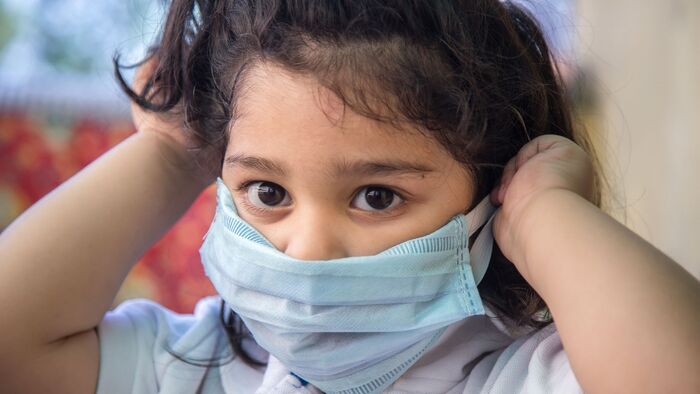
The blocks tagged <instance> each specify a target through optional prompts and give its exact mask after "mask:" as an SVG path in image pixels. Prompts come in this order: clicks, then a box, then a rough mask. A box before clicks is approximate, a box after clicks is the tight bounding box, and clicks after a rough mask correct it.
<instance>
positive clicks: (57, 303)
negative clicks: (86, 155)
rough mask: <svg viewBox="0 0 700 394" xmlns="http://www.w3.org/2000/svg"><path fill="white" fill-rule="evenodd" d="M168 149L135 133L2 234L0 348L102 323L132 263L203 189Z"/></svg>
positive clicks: (34, 343) (34, 342) (52, 338)
mask: <svg viewBox="0 0 700 394" xmlns="http://www.w3.org/2000/svg"><path fill="white" fill-rule="evenodd" d="M173 149H174V148H173V147H172V145H170V144H166V143H165V142H164V140H162V139H160V138H157V137H156V136H154V135H149V134H145V133H137V134H135V135H133V136H131V137H130V138H128V139H127V140H126V141H124V142H123V143H121V144H119V145H118V146H116V147H115V148H113V149H112V150H111V151H109V152H108V153H106V154H105V155H103V156H102V157H100V158H99V159H98V160H96V161H95V162H94V163H92V164H91V165H90V166H88V167H87V168H85V169H84V170H82V171H81V172H80V173H78V174H77V175H76V176H74V177H73V178H71V179H69V180H68V181H67V182H65V183H64V184H63V185H61V186H60V187H58V188H57V189H56V190H54V191H52V192H51V193H50V194H48V195H47V196H46V197H44V198H43V199H42V200H40V201H39V202H38V203H37V204H35V205H34V206H32V207H31V208H30V209H29V210H28V211H27V212H25V213H24V214H22V215H21V216H20V217H19V218H18V219H17V220H16V221H15V222H14V223H12V225H10V226H9V227H8V228H7V229H6V230H5V231H4V232H3V233H2V234H1V235H0V310H2V311H3V320H4V321H5V323H4V324H3V330H2V337H3V338H2V339H0V341H3V343H5V344H8V345H9V344H14V345H18V346H19V344H21V345H22V346H41V345H42V344H46V343H49V342H51V341H55V340H58V339H61V338H63V337H66V336H69V335H72V334H74V333H77V332H81V331H84V330H88V329H90V328H92V327H95V326H96V325H97V324H98V323H99V322H100V321H101V319H102V316H103V315H104V313H105V312H106V311H107V309H108V308H109V307H110V304H111V303H112V301H113V299H114V296H115V294H116V292H117V290H118V289H119V287H120V285H121V283H122V281H123V280H124V277H125V276H126V274H127V273H128V271H129V269H130V268H131V266H132V265H133V263H134V262H135V261H137V260H138V258H139V256H141V255H142V254H143V253H144V252H145V250H146V249H147V248H148V247H149V246H150V245H151V244H152V243H153V242H155V241H156V240H157V239H158V238H159V237H160V236H161V235H162V234H163V233H164V232H165V231H166V230H167V229H168V228H169V227H170V226H171V225H172V224H173V223H174V222H175V221H176V220H177V219H178V217H180V215H181V214H182V213H183V212H184V211H185V210H186V209H187V208H188V206H189V205H190V204H191V203H192V201H193V200H194V199H195V198H196V197H197V195H198V194H199V193H200V192H201V190H203V188H204V187H205V184H204V182H201V181H200V182H198V181H196V180H195V178H194V177H193V176H188V174H187V173H186V172H185V171H183V170H181V169H180V168H181V165H180V164H177V163H178V160H183V157H181V156H178V155H175V154H174V153H173V152H174V150H173ZM24 341H31V343H23V342H24Z"/></svg>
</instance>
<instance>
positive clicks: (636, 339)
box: [492, 136, 700, 393]
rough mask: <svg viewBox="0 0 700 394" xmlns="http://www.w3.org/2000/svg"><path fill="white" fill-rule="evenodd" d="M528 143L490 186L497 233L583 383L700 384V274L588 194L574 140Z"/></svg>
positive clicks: (643, 387)
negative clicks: (541, 301) (607, 211)
mask: <svg viewBox="0 0 700 394" xmlns="http://www.w3.org/2000/svg"><path fill="white" fill-rule="evenodd" d="M528 145H529V146H525V147H524V148H523V150H522V151H521V153H520V154H519V155H518V157H516V158H515V159H513V161H512V163H509V166H507V167H506V170H505V171H504V176H503V181H502V186H501V187H500V188H498V189H496V190H495V191H494V193H493V194H492V199H494V200H495V201H496V202H497V203H503V206H502V209H501V210H500V212H499V213H498V214H497V217H496V219H495V222H494V235H495V236H496V239H497V241H498V242H499V245H500V246H501V248H502V249H503V250H504V253H505V254H506V256H507V257H509V259H510V260H511V261H513V262H514V264H515V265H516V266H517V268H518V270H519V271H520V272H521V274H523V276H524V277H525V279H526V280H527V281H528V282H529V283H530V284H531V285H532V286H533V288H534V289H535V290H536V291H537V292H538V293H539V294H540V295H541V296H542V297H543V298H544V300H545V302H546V303H547V305H548V306H549V307H550V310H551V312H552V316H553V317H554V321H555V324H556V326H557V329H558V330H559V333H560V335H561V338H562V343H563V345H564V348H565V350H566V352H567V356H568V357H569V359H570V362H571V365H572V368H573V370H574V373H575V375H576V377H577V379H578V380H579V382H580V383H581V385H582V387H583V388H584V390H585V392H587V393H588V392H590V393H621V392H625V393H627V392H629V393H632V392H633V393H659V392H668V393H691V392H692V393H697V392H700V374H698V366H699V365H700V341H698V339H697V338H698V334H700V282H698V281H697V280H696V279H695V278H694V277H693V276H691V275H690V274H689V273H688V272H687V271H685V270H684V269H683V268H682V267H681V266H679V265H678V264H677V263H675V262H674V261H673V260H671V259H670V258H668V257H667V256H665V255H664V254H663V253H661V252H660V251H659V250H657V249H656V248H654V247H653V246H652V245H650V244H649V243H647V242H646V241H644V240H643V239H641V238H640V237H639V236H637V235H636V234H634V233H633V232H632V231H630V230H629V229H627V228H626V227H624V226H623V225H621V224H620V223H618V222H617V221H616V220H614V219H613V218H611V217H610V216H608V215H607V214H605V213H604V212H602V211H601V210H600V209H598V208H597V207H596V206H594V205H593V204H591V203H590V202H589V201H588V200H587V198H586V197H587V196H588V195H589V194H588V193H589V192H590V188H591V186H590V185H591V179H590V178H591V175H590V174H591V171H590V163H587V157H586V156H585V153H583V152H582V151H581V150H580V148H578V147H577V146H576V145H575V144H573V143H572V142H571V141H568V140H566V139H564V138H561V137H556V136H543V137H540V138H538V139H535V140H533V141H532V142H531V143H530V144H528Z"/></svg>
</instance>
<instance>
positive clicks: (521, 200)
mask: <svg viewBox="0 0 700 394" xmlns="http://www.w3.org/2000/svg"><path fill="white" fill-rule="evenodd" d="M554 190H557V191H568V192H571V193H575V194H578V195H580V196H582V197H584V198H586V199H588V200H590V199H591V198H592V197H593V192H594V186H593V165H592V163H591V160H590V159H589V157H588V155H587V154H586V152H584V150H583V149H582V148H581V147H579V146H578V145H576V144H575V143H574V142H573V141H571V140H569V139H567V138H564V137H561V136H558V135H552V134H549V135H542V136H539V137H537V138H535V139H533V140H532V141H530V142H528V143H527V144H526V145H525V146H523V147H522V148H521V149H520V151H519V152H518V154H517V155H516V156H515V157H514V158H512V159H511V160H510V161H509V162H508V164H506V167H505V168H504V170H503V175H502V177H501V182H500V184H499V186H497V187H496V188H495V189H494V190H493V191H492V192H491V200H492V202H493V203H494V204H495V205H501V209H499V210H498V212H497V214H496V217H495V218H494V224H493V232H494V237H495V239H496V241H497V243H498V245H499V247H500V248H501V251H502V252H503V253H504V255H505V256H506V257H507V258H508V259H509V260H510V261H512V262H513V263H515V264H516V266H518V268H520V269H521V272H522V268H525V269H526V267H523V266H522V264H525V256H524V254H525V253H524V252H525V244H526V241H527V235H528V234H529V233H531V232H532V231H536V229H532V228H523V227H526V226H525V225H524V223H525V222H526V221H524V220H523V218H524V217H525V216H526V215H527V210H528V206H530V203H531V202H532V201H533V200H534V199H536V198H538V196H541V195H543V194H545V193H547V192H551V191H554Z"/></svg>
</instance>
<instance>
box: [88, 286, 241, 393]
mask: <svg viewBox="0 0 700 394" xmlns="http://www.w3.org/2000/svg"><path fill="white" fill-rule="evenodd" d="M220 305H221V301H220V299H219V298H218V297H207V298H204V299H202V300H200V301H199V303H198V304H197V306H196V308H195V311H194V313H193V314H178V313H175V312H173V311H171V310H169V309H167V308H165V307H163V306H162V305H159V304H157V303H154V302H152V301H148V300H130V301H126V302H124V303H122V304H121V305H119V306H118V307H117V308H116V309H114V310H113V311H111V312H108V313H107V314H106V315H105V317H104V319H103V320H102V322H101V323H100V325H99V326H98V330H97V332H98V335H99V342H100V368H99V378H98V393H100V392H105V393H106V392H122V391H123V392H158V391H161V392H162V391H163V390H166V391H165V392H170V391H167V389H166V388H167V386H168V385H173V389H175V387H177V389H175V390H173V391H172V392H187V391H186V387H188V386H190V385H191V386H192V390H191V392H195V391H196V389H197V388H198V387H201V385H202V384H203V383H204V381H205V380H207V381H209V382H210V383H209V384H210V385H214V386H217V385H219V386H220V384H219V382H220V379H219V378H218V368H216V367H213V366H216V365H219V364H221V363H222V362H226V361H230V359H231V352H230V349H229V347H228V341H227V340H226V333H225V331H224V328H223V326H222V325H221V323H220V319H219V311H220V309H219V308H220ZM183 360H187V361H189V362H184V361H183ZM205 378H206V379H205ZM212 378H213V379H212ZM164 386H165V387H164ZM183 390H185V391H183ZM217 391H221V390H209V392H217Z"/></svg>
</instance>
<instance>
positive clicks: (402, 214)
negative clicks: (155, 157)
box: [222, 66, 474, 260]
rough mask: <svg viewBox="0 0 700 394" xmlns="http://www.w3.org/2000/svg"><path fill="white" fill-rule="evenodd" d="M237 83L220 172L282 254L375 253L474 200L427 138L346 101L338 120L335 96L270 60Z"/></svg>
mask: <svg viewBox="0 0 700 394" xmlns="http://www.w3.org/2000/svg"><path fill="white" fill-rule="evenodd" d="M244 85H245V86H244V90H245V92H244V93H243V94H242V95H241V96H239V101H238V106H237V108H238V114H239V115H240V117H239V118H238V119H237V120H236V121H235V123H234V124H233V126H232V128H231V133H230V138H229V143H228V147H227V150H226V156H225V157H226V159H225V163H224V167H223V172H222V178H223V180H224V183H225V184H226V185H227V186H228V188H229V190H231V193H232V195H233V198H234V201H235V204H236V207H237V210H238V213H239V215H240V216H241V217H242V218H243V219H244V220H246V221H247V222H248V223H250V224H251V225H252V226H253V227H255V228H256V229H257V230H258V231H260V232H261V233H262V234H263V235H264V236H265V237H266V238H267V239H268V240H270V241H271V242H272V243H273V244H274V245H275V247H276V248H277V249H279V250H280V251H282V252H284V253H285V254H287V255H289V256H291V257H294V258H298V259H302V260H325V259H332V258H341V257H349V256H362V255H373V254H376V253H379V252H381V251H383V250H385V249H387V248H389V247H391V246H394V245H396V244H398V243H400V242H403V241H406V240H408V239H412V238H416V237H419V236H422V235H425V234H428V233H430V232H432V231H434V230H436V229H437V228H439V227H440V226H442V225H444V224H445V223H446V222H447V221H448V220H449V219H450V218H451V217H453V216H454V215H456V214H458V213H462V212H464V211H465V210H466V209H467V208H468V207H469V205H470V204H471V201H472V198H473V190H474V188H473V183H472V178H471V176H470V175H469V174H468V173H467V172H466V171H465V170H464V169H463V167H462V166H461V165H460V164H459V163H458V162H457V161H455V160H454V159H453V158H452V157H451V156H450V155H449V153H447V152H446V151H445V150H443V149H442V148H441V147H440V146H439V145H438V144H437V142H436V141H434V140H432V139H430V138H429V137H426V136H424V135H421V134H419V133H417V132H406V131H401V130H396V129H393V128H391V127H390V126H387V125H386V124H381V123H378V122H376V121H373V120H371V119H369V118H366V117H363V116H360V115H358V114H356V113H354V112H352V111H351V110H350V109H349V107H348V108H347V109H346V111H345V118H344V121H343V122H340V121H338V119H340V114H341V112H342V104H341V103H340V101H339V99H337V98H335V96H332V95H331V94H330V93H329V92H328V91H327V90H324V89H320V90H319V86H320V85H318V84H317V83H316V82H315V81H313V80H312V79H308V78H306V77H301V76H297V75H293V74H289V73H286V72H283V70H282V69H280V68H277V67H273V66H258V67H255V68H254V69H253V70H250V72H249V74H248V78H247V79H246V82H245V83H244ZM407 88H409V87H407ZM331 97H333V98H331ZM324 112H325V113H324Z"/></svg>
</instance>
